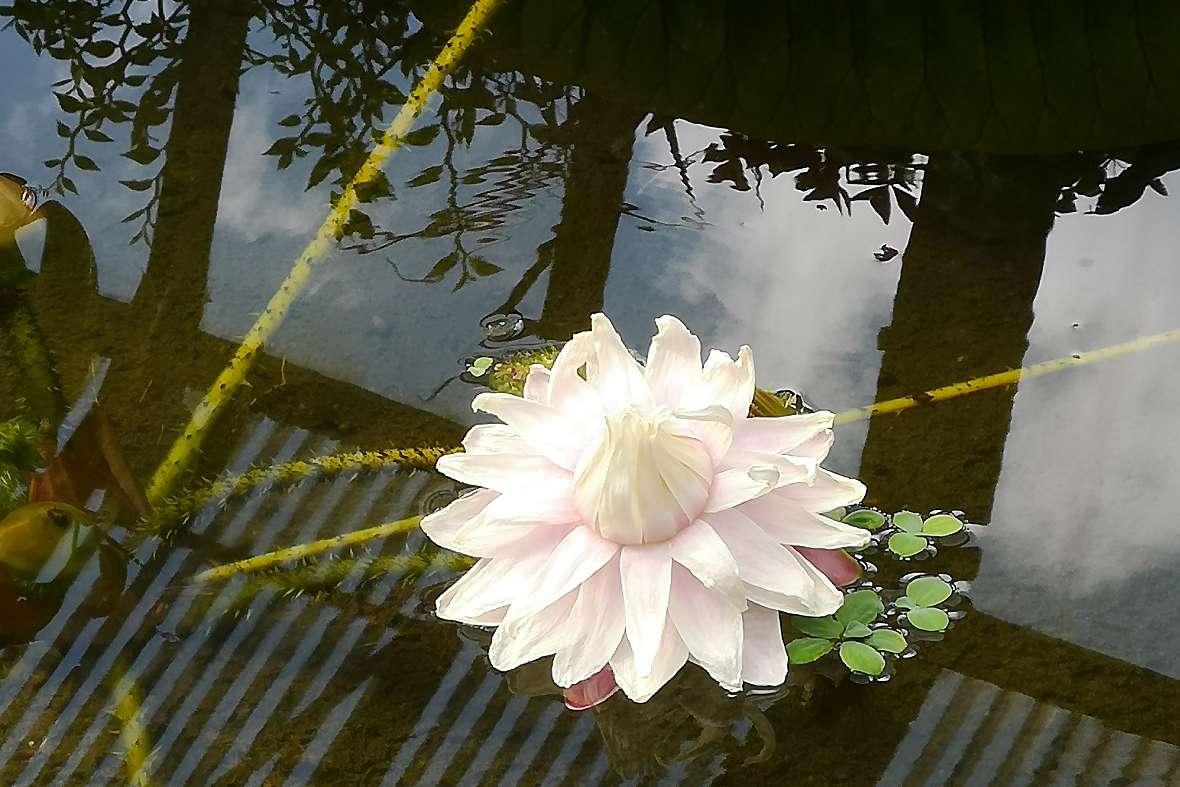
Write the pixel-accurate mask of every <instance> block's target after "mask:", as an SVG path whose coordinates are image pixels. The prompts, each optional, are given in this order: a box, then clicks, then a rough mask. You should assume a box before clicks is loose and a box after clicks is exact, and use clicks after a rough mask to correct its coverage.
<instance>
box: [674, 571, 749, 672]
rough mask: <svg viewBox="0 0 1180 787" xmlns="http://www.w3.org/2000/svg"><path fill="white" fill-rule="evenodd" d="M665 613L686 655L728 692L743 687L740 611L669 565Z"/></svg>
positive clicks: (691, 577) (688, 575) (686, 572)
mask: <svg viewBox="0 0 1180 787" xmlns="http://www.w3.org/2000/svg"><path fill="white" fill-rule="evenodd" d="M668 614H669V615H670V616H671V618H672V622H673V624H675V626H676V630H677V631H678V632H679V633H680V637H681V639H683V640H684V644H685V645H686V646H687V647H688V653H689V656H690V657H691V658H692V659H693V660H694V661H695V662H696V663H697V664H700V665H701V666H702V667H704V668H705V670H707V671H708V673H709V674H710V675H711V676H713V679H714V680H715V681H717V682H718V683H720V684H721V685H722V686H723V687H725V688H726V689H729V690H730V691H737V690H739V689H741V687H742V612H741V610H740V609H738V608H737V607H735V606H734V605H733V604H731V603H730V602H729V600H728V599H726V598H725V597H724V596H722V595H721V594H720V593H718V592H716V591H713V590H709V589H708V588H706V587H705V586H704V585H702V584H701V582H700V580H698V579H697V578H696V577H694V576H693V575H692V574H691V573H690V572H689V571H688V569H686V568H684V567H683V566H679V565H674V566H672V593H671V596H670V598H669V601H668Z"/></svg>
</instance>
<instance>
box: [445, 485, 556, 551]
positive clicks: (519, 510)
mask: <svg viewBox="0 0 1180 787" xmlns="http://www.w3.org/2000/svg"><path fill="white" fill-rule="evenodd" d="M492 494H495V493H494V492H493V493H492ZM578 522H579V515H578V512H577V511H576V510H575V509H574V508H573V506H572V505H571V504H570V500H569V498H568V496H563V497H555V498H544V497H539V496H535V495H528V494H520V493H517V494H513V495H500V496H499V497H496V498H495V499H494V500H492V501H491V502H489V503H488V505H487V506H486V507H484V508H483V509H482V510H481V511H479V512H478V514H476V515H475V516H473V517H471V518H470V519H468V520H467V521H466V522H465V523H464V524H462V525H461V526H460V527H459V529H458V530H457V531H455V532H453V533H449V536H450V541H449V542H448V543H447V544H446V545H445V546H446V547H447V548H448V549H452V550H454V551H456V552H462V553H463V554H465V555H474V556H476V557H511V556H512V555H518V554H521V553H522V552H525V551H533V550H536V549H545V550H547V551H552V550H553V548H555V547H556V546H557V543H558V542H559V541H561V539H562V538H564V537H565V536H566V535H567V534H568V533H569V531H570V530H571V529H573V527H574V526H575V525H576V524H577V523H578ZM448 532H449V531H448ZM427 535H429V532H428V533H427Z"/></svg>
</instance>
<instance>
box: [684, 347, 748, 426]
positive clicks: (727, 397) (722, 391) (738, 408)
mask: <svg viewBox="0 0 1180 787" xmlns="http://www.w3.org/2000/svg"><path fill="white" fill-rule="evenodd" d="M753 399H754V355H753V353H752V352H751V351H750V348H749V347H746V346H744V345H743V346H742V348H741V349H740V350H739V351H738V359H737V361H736V362H735V361H734V360H733V359H732V358H730V357H729V353H725V352H722V351H720V350H712V351H711V352H710V353H709V358H708V360H706V361H705V370H704V373H703V374H702V375H701V384H700V386H699V387H698V388H697V389H696V390H694V391H692V392H691V393H689V394H688V396H686V397H685V399H684V402H683V404H682V406H683V407H685V408H689V409H691V408H697V407H707V406H708V405H712V404H720V405H721V406H723V407H725V408H726V409H728V410H729V411H730V412H731V413H733V417H734V418H735V419H738V420H741V419H744V418H746V416H748V415H749V414H750V402H751V401H752V400H753Z"/></svg>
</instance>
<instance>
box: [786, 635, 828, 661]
mask: <svg viewBox="0 0 1180 787" xmlns="http://www.w3.org/2000/svg"><path fill="white" fill-rule="evenodd" d="M832 647H833V645H832V641H831V640H830V639H821V638H819V637H808V638H806V639H795V640H791V641H790V642H788V643H787V658H788V659H789V660H790V662H791V663H792V664H810V663H811V662H813V661H815V660H816V659H818V658H820V657H821V656H824V655H826V654H827V653H829V652H830V651H831V650H832Z"/></svg>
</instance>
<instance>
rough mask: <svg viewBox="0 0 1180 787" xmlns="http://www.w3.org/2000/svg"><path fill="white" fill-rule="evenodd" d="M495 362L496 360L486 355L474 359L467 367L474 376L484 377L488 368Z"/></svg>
mask: <svg viewBox="0 0 1180 787" xmlns="http://www.w3.org/2000/svg"><path fill="white" fill-rule="evenodd" d="M493 363H495V360H494V359H492V358H489V357H487V356H486V355H485V356H482V357H480V358H476V359H475V360H474V361H472V362H471V366H468V367H467V371H468V372H469V373H470V374H471V376H472V377H483V376H484V375H485V374H487V371H488V369H491V368H492V364H493Z"/></svg>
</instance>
